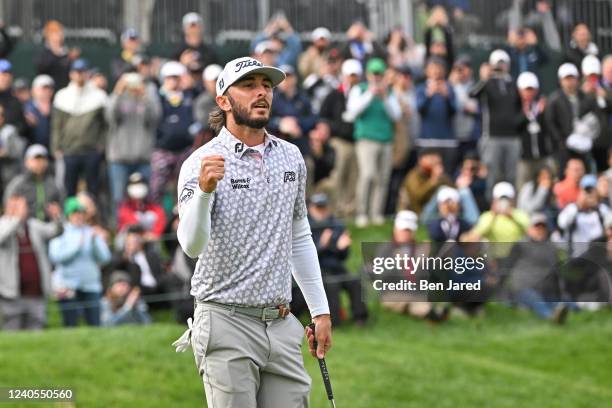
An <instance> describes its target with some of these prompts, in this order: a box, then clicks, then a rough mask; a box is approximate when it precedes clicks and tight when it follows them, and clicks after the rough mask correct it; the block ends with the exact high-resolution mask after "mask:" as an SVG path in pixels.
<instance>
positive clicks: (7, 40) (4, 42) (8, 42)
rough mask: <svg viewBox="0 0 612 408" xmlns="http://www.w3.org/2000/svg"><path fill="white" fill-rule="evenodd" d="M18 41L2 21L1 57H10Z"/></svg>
mask: <svg viewBox="0 0 612 408" xmlns="http://www.w3.org/2000/svg"><path fill="white" fill-rule="evenodd" d="M16 42H17V41H16V39H15V38H13V37H11V36H10V35H9V34H8V32H7V30H6V26H5V25H4V23H2V22H0V58H8V56H9V54H10V53H11V51H13V48H15V43H16Z"/></svg>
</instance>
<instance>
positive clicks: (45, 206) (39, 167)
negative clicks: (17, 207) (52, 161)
mask: <svg viewBox="0 0 612 408" xmlns="http://www.w3.org/2000/svg"><path fill="white" fill-rule="evenodd" d="M24 165H25V171H23V172H21V173H20V174H18V175H17V176H15V177H14V178H13V179H12V180H11V182H10V183H9V184H8V186H7V187H6V190H5V191H4V202H5V203H6V202H7V200H8V198H9V197H12V196H17V195H18V196H22V197H24V198H25V199H26V202H27V204H28V212H29V214H30V217H32V218H37V219H38V220H40V221H45V220H49V219H50V218H52V216H51V215H50V214H49V206H54V205H59V204H61V194H60V191H59V190H58V188H57V185H56V183H55V178H54V177H53V176H52V175H51V174H49V172H48V171H47V170H48V168H49V151H48V150H47V148H46V147H45V146H43V145H40V144H33V145H31V146H30V147H28V148H27V150H26V152H25V156H24ZM51 211H52V210H51ZM60 211H61V210H60Z"/></svg>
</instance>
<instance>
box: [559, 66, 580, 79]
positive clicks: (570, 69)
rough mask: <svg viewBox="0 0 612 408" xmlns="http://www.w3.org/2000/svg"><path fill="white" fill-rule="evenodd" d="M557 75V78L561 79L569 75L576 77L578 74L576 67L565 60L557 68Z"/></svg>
mask: <svg viewBox="0 0 612 408" xmlns="http://www.w3.org/2000/svg"><path fill="white" fill-rule="evenodd" d="M557 76H558V77H559V79H563V78H567V77H570V76H573V77H576V78H578V77H579V76H580V75H579V74H578V68H576V66H575V65H574V64H572V63H571V62H566V63H565V64H561V66H560V67H559V69H558V70H557Z"/></svg>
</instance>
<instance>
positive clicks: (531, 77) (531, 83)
mask: <svg viewBox="0 0 612 408" xmlns="http://www.w3.org/2000/svg"><path fill="white" fill-rule="evenodd" d="M516 86H517V87H518V89H527V88H533V89H540V81H538V77H537V76H536V75H535V74H534V73H533V72H523V73H522V74H521V75H519V76H518V79H517V80H516Z"/></svg>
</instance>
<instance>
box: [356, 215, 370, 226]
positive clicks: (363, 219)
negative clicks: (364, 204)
mask: <svg viewBox="0 0 612 408" xmlns="http://www.w3.org/2000/svg"><path fill="white" fill-rule="evenodd" d="M368 223H369V220H368V217H367V215H358V216H357V218H355V225H356V226H357V228H365V227H367V226H368Z"/></svg>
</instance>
